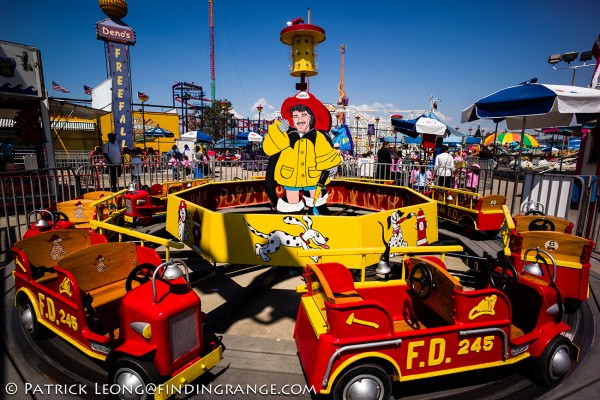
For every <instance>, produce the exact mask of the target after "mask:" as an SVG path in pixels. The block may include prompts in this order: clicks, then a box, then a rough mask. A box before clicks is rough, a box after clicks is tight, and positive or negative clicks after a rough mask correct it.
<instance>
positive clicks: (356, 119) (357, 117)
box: [354, 115, 364, 147]
mask: <svg viewBox="0 0 600 400" xmlns="http://www.w3.org/2000/svg"><path fill="white" fill-rule="evenodd" d="M354 120H355V121H356V140H357V142H358V136H359V135H358V121H359V120H360V115H355V116H354ZM361 146H363V147H364V143H363V141H362V140H361Z"/></svg>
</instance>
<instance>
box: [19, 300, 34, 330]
mask: <svg viewBox="0 0 600 400" xmlns="http://www.w3.org/2000/svg"><path fill="white" fill-rule="evenodd" d="M21 324H22V325H23V328H25V329H26V330H27V332H31V331H33V312H32V311H31V307H30V306H29V305H24V306H22V307H21Z"/></svg>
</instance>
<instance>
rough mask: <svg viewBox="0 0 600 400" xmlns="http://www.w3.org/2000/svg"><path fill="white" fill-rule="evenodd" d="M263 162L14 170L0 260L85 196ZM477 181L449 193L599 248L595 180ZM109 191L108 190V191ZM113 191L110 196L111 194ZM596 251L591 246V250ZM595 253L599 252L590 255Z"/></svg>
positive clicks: (347, 170) (393, 173) (500, 176)
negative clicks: (32, 229) (40, 222)
mask: <svg viewBox="0 0 600 400" xmlns="http://www.w3.org/2000/svg"><path fill="white" fill-rule="evenodd" d="M267 164H268V159H260V160H228V161H216V160H210V161H207V162H200V163H194V162H192V163H191V164H190V166H189V167H186V166H183V165H178V166H172V165H169V163H168V162H167V161H166V160H164V159H162V158H155V159H151V160H149V161H147V162H146V163H145V164H144V165H143V166H142V170H141V173H140V174H139V176H138V175H134V174H132V169H131V167H130V166H127V165H123V164H119V165H105V164H92V163H91V162H88V163H87V164H82V165H79V166H78V167H77V168H70V167H62V168H54V169H40V170H22V171H12V172H3V173H0V179H1V180H2V185H0V194H1V196H2V204H1V205H0V241H1V245H2V252H7V251H8V248H10V246H11V245H12V244H13V243H15V242H16V241H17V240H20V239H21V237H22V233H23V232H24V231H25V230H26V228H27V227H26V221H25V220H26V216H27V215H28V213H29V212H31V211H33V210H36V209H43V208H46V207H49V206H53V205H55V204H56V203H58V202H61V201H65V200H71V199H74V198H75V197H78V196H81V195H82V194H83V193H86V192H89V191H98V190H106V191H113V192H114V191H116V190H122V189H126V188H127V187H128V186H129V184H130V183H131V182H132V181H135V182H136V184H137V185H138V187H144V186H147V187H151V186H152V185H153V184H156V183H164V182H168V181H174V180H184V179H192V178H195V177H199V176H200V175H201V177H204V178H208V179H210V180H212V181H233V180H238V179H252V178H253V177H260V176H264V175H265V174H266V169H267ZM111 167H115V168H118V169H119V170H120V173H117V174H116V179H115V182H113V183H114V184H115V186H116V188H115V187H111V178H110V168H111ZM480 167H481V168H479V169H478V173H477V179H473V177H472V176H471V180H469V179H468V174H469V173H472V172H473V169H472V168H470V167H469V166H467V167H466V168H462V169H455V170H453V171H452V179H451V185H452V187H454V188H457V189H467V190H472V191H474V192H477V193H479V194H480V195H488V194H499V195H503V196H505V197H506V198H507V206H508V207H509V210H510V212H511V214H512V215H516V214H518V213H519V210H520V208H521V204H523V203H524V202H526V201H528V200H532V201H538V202H541V203H543V204H544V205H545V209H546V212H547V213H548V214H549V215H553V216H559V217H563V218H566V219H568V220H570V221H571V222H573V223H574V224H575V230H574V232H575V233H576V234H577V235H579V236H585V237H589V238H591V239H593V240H595V241H596V243H598V242H599V241H600V237H599V235H600V233H599V225H600V222H599V221H598V209H599V208H600V207H597V206H596V199H598V196H599V195H600V194H599V193H598V188H597V182H596V179H597V177H595V176H574V175H561V174H549V173H540V172H524V173H521V174H520V175H518V176H517V173H516V172H515V171H501V170H495V169H494V168H493V165H489V164H480ZM421 170H424V171H425V172H427V171H429V173H430V177H429V178H426V179H428V182H429V183H431V184H433V185H439V184H440V178H439V177H437V176H435V175H434V174H433V168H432V166H431V165H414V164H409V163H406V164H401V165H392V164H379V163H376V162H374V161H373V159H353V160H345V161H343V162H342V164H340V165H339V167H338V169H337V175H336V176H337V177H341V178H355V179H361V180H369V181H373V182H378V183H386V184H396V185H401V186H408V187H411V188H414V189H415V190H423V188H420V187H419V186H418V182H419V181H418V179H415V173H416V171H421ZM111 189H113V190H111ZM114 189H116V190H114ZM597 248H598V245H597ZM598 251H600V250H598Z"/></svg>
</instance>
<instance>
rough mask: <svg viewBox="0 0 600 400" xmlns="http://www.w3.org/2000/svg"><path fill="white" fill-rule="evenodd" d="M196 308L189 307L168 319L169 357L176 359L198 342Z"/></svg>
mask: <svg viewBox="0 0 600 400" xmlns="http://www.w3.org/2000/svg"><path fill="white" fill-rule="evenodd" d="M197 316H198V314H197V313H196V308H190V309H188V310H186V311H184V312H182V313H180V314H178V315H175V316H173V317H171V318H170V319H169V333H170V334H171V359H172V360H173V361H177V359H178V358H179V357H181V356H183V355H184V354H187V353H189V352H190V351H191V350H193V349H195V348H197V347H198V346H199V344H200V338H199V337H198V329H197V326H198V322H197Z"/></svg>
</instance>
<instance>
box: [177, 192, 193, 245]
mask: <svg viewBox="0 0 600 400" xmlns="http://www.w3.org/2000/svg"><path fill="white" fill-rule="evenodd" d="M178 224H179V226H178V232H179V240H181V241H182V242H185V241H186V240H187V237H188V234H189V233H190V230H189V227H188V225H187V204H186V202H185V201H182V202H181V203H180V204H179V222H178Z"/></svg>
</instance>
